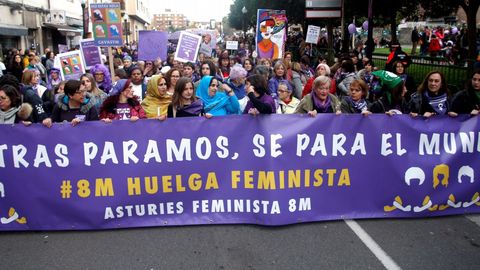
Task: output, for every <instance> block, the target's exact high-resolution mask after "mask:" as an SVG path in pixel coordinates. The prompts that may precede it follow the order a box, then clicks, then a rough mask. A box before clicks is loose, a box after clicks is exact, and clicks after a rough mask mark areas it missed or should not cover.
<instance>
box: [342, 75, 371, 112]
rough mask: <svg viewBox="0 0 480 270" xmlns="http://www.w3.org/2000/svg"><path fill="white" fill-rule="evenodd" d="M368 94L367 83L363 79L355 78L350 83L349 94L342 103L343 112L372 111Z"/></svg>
mask: <svg viewBox="0 0 480 270" xmlns="http://www.w3.org/2000/svg"><path fill="white" fill-rule="evenodd" d="M367 94H368V85H367V83H366V82H365V81H364V80H361V79H357V80H354V81H353V82H352V83H351V84H350V90H349V91H348V96H345V97H344V98H343V99H342V103H341V104H340V109H341V110H342V113H361V114H370V111H368V105H369V104H368V102H367V100H366V97H367Z"/></svg>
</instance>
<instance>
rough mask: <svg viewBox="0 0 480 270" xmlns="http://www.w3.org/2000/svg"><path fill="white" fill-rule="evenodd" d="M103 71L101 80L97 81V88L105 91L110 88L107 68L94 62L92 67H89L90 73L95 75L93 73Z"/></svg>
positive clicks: (110, 79) (110, 82)
mask: <svg viewBox="0 0 480 270" xmlns="http://www.w3.org/2000/svg"><path fill="white" fill-rule="evenodd" d="M97 72H98V73H100V72H101V73H103V81H102V82H100V83H99V82H97V86H98V88H100V89H102V90H103V92H105V93H107V94H108V92H110V90H112V77H111V75H110V72H109V71H108V68H107V67H106V66H105V65H103V64H96V65H95V66H94V67H92V68H91V69H90V73H91V74H92V75H93V77H95V73H97Z"/></svg>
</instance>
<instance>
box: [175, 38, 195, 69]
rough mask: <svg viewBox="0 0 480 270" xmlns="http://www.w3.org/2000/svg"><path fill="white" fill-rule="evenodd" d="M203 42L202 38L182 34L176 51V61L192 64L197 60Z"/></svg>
mask: <svg viewBox="0 0 480 270" xmlns="http://www.w3.org/2000/svg"><path fill="white" fill-rule="evenodd" d="M200 42H202V37H201V36H198V35H195V34H191V33H188V32H182V33H180V39H179V41H178V46H177V50H176V51H175V57H174V59H175V60H178V61H180V62H192V63H195V61H196V60H197V54H198V49H199V47H200Z"/></svg>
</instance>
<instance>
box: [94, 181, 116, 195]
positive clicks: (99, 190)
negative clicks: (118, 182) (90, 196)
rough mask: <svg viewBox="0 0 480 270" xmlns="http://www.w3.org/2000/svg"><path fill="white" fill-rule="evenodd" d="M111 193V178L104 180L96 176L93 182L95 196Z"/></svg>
mask: <svg viewBox="0 0 480 270" xmlns="http://www.w3.org/2000/svg"><path fill="white" fill-rule="evenodd" d="M113 195H114V194H113V184H112V178H106V179H105V181H104V180H103V179H102V178H97V180H96V182H95V197H107V196H110V197H112V196H113Z"/></svg>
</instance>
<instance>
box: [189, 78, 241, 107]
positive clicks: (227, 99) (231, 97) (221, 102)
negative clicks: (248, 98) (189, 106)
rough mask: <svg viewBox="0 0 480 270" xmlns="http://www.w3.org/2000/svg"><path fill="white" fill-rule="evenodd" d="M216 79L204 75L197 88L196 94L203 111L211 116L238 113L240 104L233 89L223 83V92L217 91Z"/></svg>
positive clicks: (217, 83)
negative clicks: (201, 103)
mask: <svg viewBox="0 0 480 270" xmlns="http://www.w3.org/2000/svg"><path fill="white" fill-rule="evenodd" d="M218 86H219V82H218V80H217V79H216V78H215V77H213V76H204V77H203V78H202V79H201V80H200V85H199V86H198V88H197V91H196V93H197V96H198V97H199V98H200V99H201V100H202V101H203V106H204V107H203V109H204V110H205V113H209V114H211V115H213V116H223V115H229V114H240V104H239V103H238V99H237V96H236V95H235V93H234V92H233V90H232V89H231V88H230V87H229V86H228V85H227V84H223V89H224V90H225V93H224V92H218V91H217V87H218Z"/></svg>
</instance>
